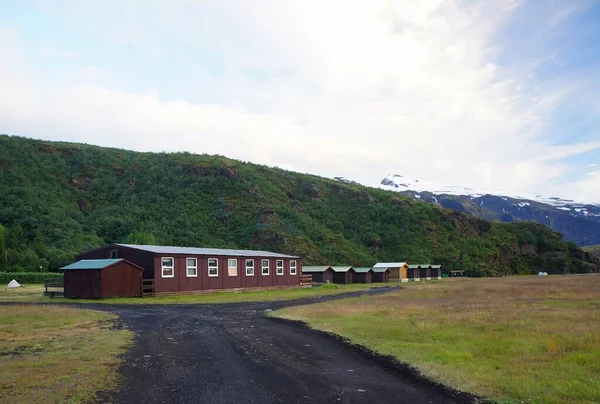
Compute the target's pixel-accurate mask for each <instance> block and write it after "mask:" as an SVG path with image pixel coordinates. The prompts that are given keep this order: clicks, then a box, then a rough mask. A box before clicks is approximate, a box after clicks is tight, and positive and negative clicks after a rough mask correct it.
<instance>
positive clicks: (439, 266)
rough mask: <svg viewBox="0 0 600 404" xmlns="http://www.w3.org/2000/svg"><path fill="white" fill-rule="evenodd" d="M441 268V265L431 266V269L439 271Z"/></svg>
mask: <svg viewBox="0 0 600 404" xmlns="http://www.w3.org/2000/svg"><path fill="white" fill-rule="evenodd" d="M441 267H442V266H441V265H432V266H431V268H433V269H440V268H441Z"/></svg>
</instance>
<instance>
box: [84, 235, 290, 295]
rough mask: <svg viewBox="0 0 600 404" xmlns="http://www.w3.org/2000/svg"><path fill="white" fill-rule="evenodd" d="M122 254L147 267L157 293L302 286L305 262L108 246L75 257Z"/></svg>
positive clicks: (263, 254)
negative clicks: (303, 264) (301, 276)
mask: <svg viewBox="0 0 600 404" xmlns="http://www.w3.org/2000/svg"><path fill="white" fill-rule="evenodd" d="M106 258H112V259H116V258H122V259H125V260H127V261H129V262H131V263H133V264H135V265H137V266H139V267H141V268H143V269H144V274H143V278H144V279H153V280H154V293H155V294H161V293H177V292H192V291H202V290H218V289H235V288H264V287H276V286H281V287H285V286H296V285H300V274H301V273H302V260H301V258H300V257H297V256H293V255H285V254H278V253H274V252H269V251H253V250H227V249H217V248H195V247H168V246H154V245H133V244H109V245H107V246H104V247H101V248H98V249H95V250H91V251H86V252H83V253H81V254H79V255H78V256H77V259H78V260H83V259H106Z"/></svg>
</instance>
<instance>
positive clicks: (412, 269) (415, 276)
mask: <svg viewBox="0 0 600 404" xmlns="http://www.w3.org/2000/svg"><path fill="white" fill-rule="evenodd" d="M407 277H408V279H409V280H411V281H419V280H421V278H420V276H419V265H409V266H408V271H407Z"/></svg>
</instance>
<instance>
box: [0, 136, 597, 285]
mask: <svg viewBox="0 0 600 404" xmlns="http://www.w3.org/2000/svg"><path fill="white" fill-rule="evenodd" d="M0 174H1V175H0V187H1V189H2V195H3V198H2V200H1V202H0V223H1V224H2V226H3V229H4V230H3V231H2V228H0V236H1V234H4V236H1V237H0V241H2V240H5V242H4V243H0V248H5V250H6V254H0V256H7V257H8V262H5V263H4V264H3V265H0V268H6V267H8V268H10V269H12V270H15V269H17V270H18V269H27V270H32V269H33V270H34V269H38V268H39V267H41V269H45V268H50V269H56V268H57V267H59V266H60V265H62V264H65V263H67V262H68V261H69V260H71V259H72V258H73V256H74V255H75V254H76V253H77V252H79V251H81V250H84V249H88V248H93V247H96V246H99V245H102V244H104V243H109V242H117V241H126V242H140V243H159V244H165V245H183V246H211V247H229V248H254V249H267V250H275V251H281V252H286V253H295V254H298V255H300V256H303V257H304V258H305V261H304V262H305V263H306V264H320V263H328V264H335V263H348V264H351V265H372V264H373V263H374V262H376V261H393V260H408V261H412V262H437V263H441V264H445V265H446V266H447V268H464V269H466V270H467V271H468V272H469V273H470V274H472V275H489V274H495V275H499V274H508V273H515V272H519V273H531V272H537V271H538V270H541V269H543V270H545V271H547V272H565V271H566V272H589V271H592V270H595V269H596V268H597V261H595V260H593V259H592V257H591V256H590V255H588V254H585V253H584V252H583V251H582V250H580V249H579V248H577V246H576V245H574V244H573V243H567V242H564V241H562V240H561V237H560V235H558V234H556V233H554V232H552V231H550V230H549V229H548V228H546V227H544V226H541V225H537V224H534V223H519V224H504V223H490V222H486V221H483V220H479V219H477V218H473V217H469V216H467V215H464V214H462V213H458V212H453V211H450V210H445V209H440V208H438V207H435V206H433V205H430V204H427V203H422V202H420V201H414V200H411V199H410V198H407V197H403V196H400V195H398V194H396V193H393V192H389V191H384V190H381V189H375V188H367V187H363V186H359V185H356V184H345V183H340V182H338V181H334V180H328V179H324V178H320V177H317V176H312V175H305V174H298V173H293V172H288V171H284V170H281V169H277V168H268V167H265V166H260V165H255V164H249V163H243V162H240V161H235V160H231V159H227V158H225V157H222V156H208V155H192V154H189V153H171V154H167V153H138V152H132V151H126V150H117V149H108V148H102V147H95V146H88V145H81V144H71V143H57V142H45V141H38V140H31V139H25V138H18V137H9V136H0ZM3 245H4V247H3ZM0 253H1V252H0Z"/></svg>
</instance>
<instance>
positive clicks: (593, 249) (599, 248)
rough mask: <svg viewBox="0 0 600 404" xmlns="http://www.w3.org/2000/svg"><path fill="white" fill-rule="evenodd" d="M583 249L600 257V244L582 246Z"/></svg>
mask: <svg viewBox="0 0 600 404" xmlns="http://www.w3.org/2000/svg"><path fill="white" fill-rule="evenodd" d="M582 250H583V251H585V252H588V253H590V254H591V255H592V256H594V257H596V258H598V259H600V245H593V246H589V247H583V248H582Z"/></svg>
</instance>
